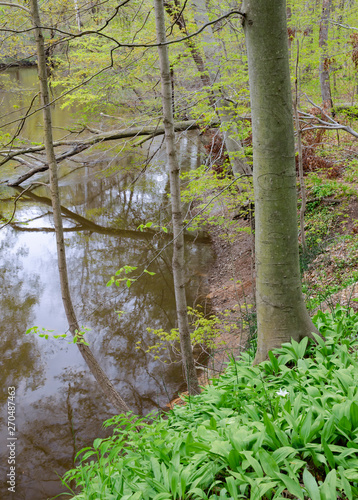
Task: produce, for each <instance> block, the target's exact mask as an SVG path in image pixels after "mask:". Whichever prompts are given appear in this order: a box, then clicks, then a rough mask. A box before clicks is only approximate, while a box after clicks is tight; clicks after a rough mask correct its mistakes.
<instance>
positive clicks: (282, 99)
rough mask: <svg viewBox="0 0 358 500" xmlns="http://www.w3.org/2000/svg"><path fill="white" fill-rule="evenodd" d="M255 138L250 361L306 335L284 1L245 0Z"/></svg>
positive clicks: (309, 323)
mask: <svg viewBox="0 0 358 500" xmlns="http://www.w3.org/2000/svg"><path fill="white" fill-rule="evenodd" d="M243 9H244V19H243V27H244V32H245V37H246V46H247V54H248V66H249V83H250V96H251V116H252V133H253V160H254V167H253V172H254V193H255V249H256V305H257V329H258V340H257V342H258V346H257V354H256V358H255V360H254V362H255V363H259V362H261V361H263V360H264V359H266V357H267V355H268V351H269V350H272V349H274V348H276V347H279V346H280V345H281V344H282V343H283V342H287V341H290V339H291V338H293V339H295V340H297V341H299V340H301V339H302V338H303V337H305V336H309V337H312V332H313V331H317V330H316V328H315V327H314V325H313V323H312V321H311V319H310V317H309V315H308V312H307V309H306V307H305V303H304V299H303V295H302V289H301V279H300V269H299V254H298V234H297V196H296V171H295V144H294V130H293V119H292V97H291V85H290V73H289V59H288V42H287V24H286V2H285V0H270V1H269V2H268V1H267V0H245V1H244V4H243Z"/></svg>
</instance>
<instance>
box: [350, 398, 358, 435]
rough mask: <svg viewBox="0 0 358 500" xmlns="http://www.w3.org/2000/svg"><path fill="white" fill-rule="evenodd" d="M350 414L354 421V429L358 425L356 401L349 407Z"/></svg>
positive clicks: (352, 421)
mask: <svg viewBox="0 0 358 500" xmlns="http://www.w3.org/2000/svg"><path fill="white" fill-rule="evenodd" d="M349 416H350V420H351V423H352V430H354V429H356V428H357V427H358V405H357V403H355V402H354V401H353V402H352V404H351V407H350V409H349Z"/></svg>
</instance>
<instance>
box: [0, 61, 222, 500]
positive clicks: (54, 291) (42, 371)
mask: <svg viewBox="0 0 358 500" xmlns="http://www.w3.org/2000/svg"><path fill="white" fill-rule="evenodd" d="M16 71H17V73H16V75H15V76H16V78H17V82H18V84H19V86H20V87H21V86H23V87H24V88H25V83H26V85H27V87H26V88H31V85H34V77H35V72H34V70H33V69H30V70H29V69H25V70H16ZM30 73H31V74H32V76H31V75H30ZM22 75H24V76H22ZM29 75H30V76H31V78H30V77H29ZM11 77H12V78H13V77H14V73H12V75H11ZM14 78H15V77H14ZM21 78H23V79H24V80H21ZM27 79H28V80H27ZM30 94H31V93H30V92H29V95H30ZM11 97H12V99H15V98H16V95H15V94H14V95H12V96H11ZM23 99H24V103H22V105H24V106H26V102H28V101H26V99H25V97H23ZM27 99H28V97H27ZM8 104H9V106H10V109H11V106H12V105H13V101H12V100H11V99H8ZM33 119H34V123H37V125H38V126H36V127H34V126H33V125H31V126H30V125H29V128H28V129H26V130H25V129H24V130H23V131H22V133H24V134H30V133H31V131H32V129H33V128H34V129H35V136H36V139H35V138H33V140H38V141H40V140H41V133H42V132H41V120H40V119H39V118H38V117H36V118H35V117H34V118H33ZM36 120H38V121H36ZM68 121H69V113H68V111H66V110H65V111H63V110H60V108H59V107H58V106H57V107H56V108H55V110H54V123H55V126H56V127H60V125H59V124H62V125H61V126H63V124H64V123H66V124H67V125H68ZM101 126H103V124H102V125H101ZM160 143H161V139H160V138H157V139H156V140H155V141H154V142H153V144H151V146H150V148H148V147H147V148H143V149H142V150H141V151H140V152H139V153H140V154H142V155H150V154H151V153H152V152H154V151H155V150H156V149H158V148H159V146H160ZM198 148H199V146H198V142H197V138H196V135H195V134H192V133H191V134H187V135H185V134H184V135H183V136H182V138H181V139H180V140H178V151H179V158H180V162H181V164H182V167H183V168H192V167H195V166H196V164H197V158H198V153H199V151H198ZM81 158H82V160H83V163H82V164H81V163H79V164H78V165H76V167H77V170H75V172H74V173H73V174H69V171H70V168H69V167H70V165H69V164H67V165H66V164H64V165H63V166H61V170H60V174H61V181H60V184H61V203H62V206H63V216H64V226H65V231H66V233H65V236H66V250H67V258H68V270H69V278H70V284H71V291H72V294H73V301H74V303H75V308H76V312H77V314H78V317H79V321H80V324H81V326H85V327H88V328H90V332H89V333H88V335H87V338H88V341H89V342H90V346H91V348H92V350H93V352H94V354H95V356H96V357H97V359H98V360H99V362H100V363H101V365H102V367H103V369H104V370H105V371H106V373H107V374H108V376H109V377H110V378H111V380H112V381H113V382H114V384H115V386H116V388H117V390H118V391H119V393H120V395H121V396H122V398H123V399H124V400H125V401H126V402H127V404H128V406H130V408H131V409H133V411H135V412H137V413H140V414H147V413H148V412H150V411H153V410H155V409H160V408H163V407H164V406H165V405H166V404H167V403H168V401H169V400H170V398H171V397H172V396H173V395H174V393H175V392H176V391H177V389H178V388H179V386H180V385H181V383H182V369H181V367H180V364H172V365H169V366H168V365H167V364H164V363H162V362H161V361H158V360H154V359H153V358H152V357H150V356H149V355H148V354H146V353H145V352H144V350H143V349H136V345H137V342H138V341H139V340H140V341H142V345H144V346H145V345H151V344H152V343H153V337H152V335H151V334H150V333H148V332H147V328H148V327H150V328H154V329H155V328H163V329H165V330H168V329H170V328H172V327H175V326H176V322H175V304H174V292H173V279H172V272H171V249H170V246H169V247H168V248H166V249H165V250H164V251H163V252H162V253H161V254H160V256H158V258H157V259H156V260H155V262H154V263H152V264H151V265H150V267H149V270H150V271H152V272H155V273H156V274H155V275H154V276H149V275H144V276H143V277H142V278H141V279H140V280H139V281H138V282H137V283H134V284H133V285H132V286H131V288H129V289H128V288H127V287H126V286H122V287H118V288H117V287H114V286H113V287H110V288H109V287H106V283H107V282H108V280H109V278H110V276H111V275H112V274H114V273H115V271H116V270H117V269H119V268H120V267H122V266H124V265H132V266H139V267H140V266H144V267H146V265H147V264H148V263H149V262H150V261H151V260H152V258H153V257H154V256H155V255H156V254H158V252H159V250H160V249H161V248H163V247H164V246H165V244H166V243H168V241H169V239H170V237H168V235H166V234H165V233H164V232H162V231H157V230H154V231H151V232H148V233H143V232H141V231H139V230H138V229H137V228H138V226H139V225H140V224H145V223H146V222H148V221H153V222H154V223H155V224H157V225H160V226H167V227H168V230H169V233H170V222H169V220H170V217H169V212H168V190H169V186H168V175H167V169H166V158H165V154H164V152H163V151H162V150H161V151H160V153H159V154H158V155H157V156H156V157H155V159H154V160H153V161H152V162H151V163H150V165H148V167H147V169H146V170H145V172H143V173H142V175H140V176H139V179H137V177H138V173H139V171H140V170H138V167H137V165H136V163H137V162H138V156H136V154H135V152H134V153H133V154H129V155H127V156H126V158H125V159H120V157H119V155H118V152H117V149H116V148H115V145H111V144H108V145H107V144H106V147H105V148H102V149H101V148H100V149H98V150H96V151H90V152H88V153H87V154H86V155H83V156H82V157H81ZM83 165H86V166H85V167H84V166H83ZM73 166H74V165H73V164H71V167H73ZM108 167H110V170H109V169H108ZM104 172H105V175H104ZM9 175H15V174H14V172H13V171H11V170H10V168H7V169H4V170H3V171H1V172H0V176H1V177H2V178H3V179H5V178H8V177H9ZM135 179H137V180H136V182H134V181H135ZM36 180H38V181H41V182H44V183H46V182H47V174H46V173H44V174H41V175H38V176H37V178H36ZM25 187H26V185H25ZM20 192H21V189H20V188H18V189H15V188H9V187H6V186H5V185H4V184H3V185H2V188H1V190H0V217H2V218H3V219H4V220H8V218H9V216H10V214H11V213H12V210H13V207H14V197H17V196H18V195H19V193H20ZM51 212H52V209H51V204H50V200H49V190H48V188H47V187H46V186H39V187H36V188H34V189H31V190H29V191H28V192H26V193H25V195H24V196H23V197H22V198H21V199H20V200H19V201H18V202H17V210H16V214H15V217H14V220H13V221H12V222H11V224H9V225H7V226H6V227H4V228H3V229H2V230H1V231H0V281H1V290H2V293H1V296H0V301H1V312H2V314H1V317H0V335H1V358H0V365H1V371H0V377H1V387H2V388H3V391H2V392H1V412H0V422H1V432H0V443H1V448H0V450H1V457H0V476H1V480H2V486H1V491H0V498H4V499H5V498H16V499H26V500H42V499H46V498H48V497H51V496H54V495H56V494H58V493H59V492H60V491H63V490H64V489H63V487H62V486H61V483H60V481H59V479H58V476H57V474H60V475H61V474H63V473H64V472H65V471H66V470H67V469H69V468H71V467H72V466H73V460H74V456H75V455H76V453H77V452H78V451H79V450H80V449H81V448H82V447H83V446H85V445H88V444H90V443H91V442H92V441H93V439H94V438H96V437H100V436H104V435H105V433H104V431H103V429H102V428H101V424H102V422H103V421H104V420H105V419H107V418H110V417H111V416H112V415H114V414H115V411H114V410H113V408H112V407H111V405H109V404H108V403H107V402H106V400H105V398H104V397H103V395H102V393H101V392H100V391H99V389H98V388H97V387H96V383H95V381H94V379H93V377H92V375H91V374H90V372H89V370H88V368H87V367H86V365H85V363H84V361H83V359H82V357H81V356H80V354H79V352H78V349H77V347H76V346H74V345H72V344H68V342H67V340H65V339H64V340H54V339H52V338H49V339H47V340H46V339H44V338H40V337H39V336H36V335H26V333H25V332H26V330H27V329H28V328H30V327H32V326H34V325H36V326H38V327H39V328H45V329H46V330H54V333H64V332H66V331H67V322H66V318H65V314H64V310H63V305H62V300H61V294H60V287H59V278H58V271H57V262H56V249H55V235H54V230H53V222H52V215H51ZM169 236H170V235H169ZM186 240H187V249H186V262H187V277H188V280H187V284H188V288H187V289H188V302H189V304H193V303H195V302H196V301H200V300H201V299H202V297H203V296H204V295H205V293H204V289H203V287H205V279H204V282H203V276H202V275H203V274H204V275H205V270H206V269H207V268H208V266H209V264H210V261H211V259H212V254H211V251H210V246H209V245H208V240H207V239H205V238H203V237H199V238H197V239H195V238H194V237H193V236H190V235H187V237H186ZM116 311H124V314H123V315H122V316H121V318H119V317H118V314H117V313H116ZM51 335H53V334H52V333H51V334H50V337H51ZM9 386H14V387H15V388H16V426H17V432H16V437H17V441H16V481H17V485H16V493H15V494H14V495H13V494H11V493H9V492H8V491H7V485H6V474H7V473H8V472H9V466H8V464H7V457H8V453H9V450H8V448H7V447H6V444H7V442H8V440H7V438H8V437H9V435H8V429H7V414H6V410H7V407H6V404H7V396H8V395H7V388H8V387H9Z"/></svg>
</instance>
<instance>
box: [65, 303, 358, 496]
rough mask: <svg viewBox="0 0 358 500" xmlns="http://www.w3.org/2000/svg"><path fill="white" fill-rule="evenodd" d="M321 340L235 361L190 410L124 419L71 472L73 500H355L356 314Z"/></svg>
mask: <svg viewBox="0 0 358 500" xmlns="http://www.w3.org/2000/svg"><path fill="white" fill-rule="evenodd" d="M315 322H316V324H317V326H318V327H319V328H320V331H321V334H322V335H323V338H321V337H319V336H318V335H316V336H315V338H316V344H313V343H312V342H310V341H309V340H308V338H305V339H303V340H302V341H301V342H300V343H297V342H295V341H292V342H290V343H285V344H283V345H282V347H281V348H280V349H277V350H275V351H274V352H273V353H270V354H269V360H268V361H265V362H263V363H261V364H260V365H257V366H251V361H252V353H250V352H246V353H244V354H243V355H242V357H241V359H240V360H238V361H235V360H233V359H232V360H231V361H230V363H229V364H228V367H227V370H226V372H225V373H224V374H223V375H221V377H220V378H219V379H214V380H213V381H212V385H210V386H207V387H206V388H205V389H204V390H203V392H202V394H200V395H199V396H196V397H194V398H193V397H191V398H190V404H188V405H186V406H184V407H175V408H174V409H173V411H171V412H170V413H169V414H167V415H166V416H165V417H162V416H159V415H158V416H150V419H139V420H135V419H134V417H130V419H129V421H128V420H127V419H126V418H125V417H124V416H116V417H113V418H112V419H111V420H109V421H107V423H106V424H105V425H106V426H109V425H114V432H113V436H111V437H109V438H107V439H96V440H95V442H94V445H93V447H92V448H86V449H85V450H82V452H81V454H82V456H81V458H80V465H79V466H78V467H77V468H75V469H73V470H72V471H69V472H67V474H66V475H65V478H64V482H65V483H69V482H70V481H74V482H75V484H76V487H79V488H80V489H81V493H79V494H78V495H76V496H75V497H74V498H75V499H76V500H90V499H91V500H92V499H93V500H100V499H106V500H107V499H116V498H121V499H122V500H136V499H137V500H140V499H142V500H149V499H153V500H154V499H155V500H171V499H173V500H174V499H175V500H179V499H184V498H188V499H189V498H190V499H199V498H200V499H207V500H219V499H230V500H236V499H239V498H245V499H252V500H254V499H257V500H259V499H261V498H262V499H266V500H274V499H277V500H278V499H283V498H287V495H288V494H289V496H290V497H292V498H298V499H302V500H304V499H305V498H310V499H312V500H328V499H332V500H336V499H337V498H342V499H343V498H344V499H346V498H347V499H354V498H357V497H358V359H357V347H358V337H357V334H358V314H356V313H354V312H353V311H352V310H350V311H349V310H346V309H343V308H341V307H338V308H337V309H336V310H335V311H334V313H332V314H324V313H322V312H320V313H318V314H317V315H316V317H315Z"/></svg>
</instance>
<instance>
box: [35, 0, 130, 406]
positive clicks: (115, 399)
mask: <svg viewBox="0 0 358 500" xmlns="http://www.w3.org/2000/svg"><path fill="white" fill-rule="evenodd" d="M30 8H31V17H32V22H33V25H34V32H35V38H36V48H37V60H38V62H37V65H38V74H39V81H40V92H41V104H42V106H43V121H44V142H45V147H46V155H47V162H48V165H49V171H50V189H51V201H52V209H53V217H54V225H55V231H56V244H57V259H58V270H59V274H60V283H61V292H62V300H63V305H64V308H65V313H66V316H67V320H68V323H69V328H70V332H71V334H72V335H73V337H76V336H77V337H78V336H79V334H80V331H81V330H80V326H79V324H78V321H77V318H76V313H75V310H74V307H73V304H72V299H71V293H70V288H69V282H68V273H67V263H66V251H65V241H64V235H63V226H62V217H61V203H60V194H59V188H58V179H57V163H56V157H55V153H54V148H53V139H52V123H51V108H50V105H49V104H50V98H49V91H48V84H47V68H46V57H45V49H44V42H43V35H42V30H41V22H40V15H39V10H38V5H37V0H30ZM77 345H78V348H79V350H80V352H81V354H82V356H83V358H84V359H85V361H86V363H87V364H88V367H89V369H90V370H91V372H92V374H93V375H94V377H95V379H96V380H97V383H98V384H99V386H100V387H101V389H102V391H103V392H104V394H105V395H106V397H107V398H108V399H109V401H111V403H112V404H113V405H114V406H115V408H116V409H117V410H118V411H119V412H121V413H122V412H128V411H129V408H128V406H127V404H126V403H125V402H124V401H123V399H122V398H121V397H120V395H119V394H118V392H117V391H116V389H115V388H114V386H113V384H112V383H111V381H110V380H109V379H108V377H107V376H106V374H105V373H104V371H103V369H102V368H101V366H100V365H99V363H98V362H97V360H96V359H95V357H94V356H93V353H92V351H91V350H90V348H89V347H88V345H85V344H84V343H81V342H80V341H79V342H78V344H77Z"/></svg>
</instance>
